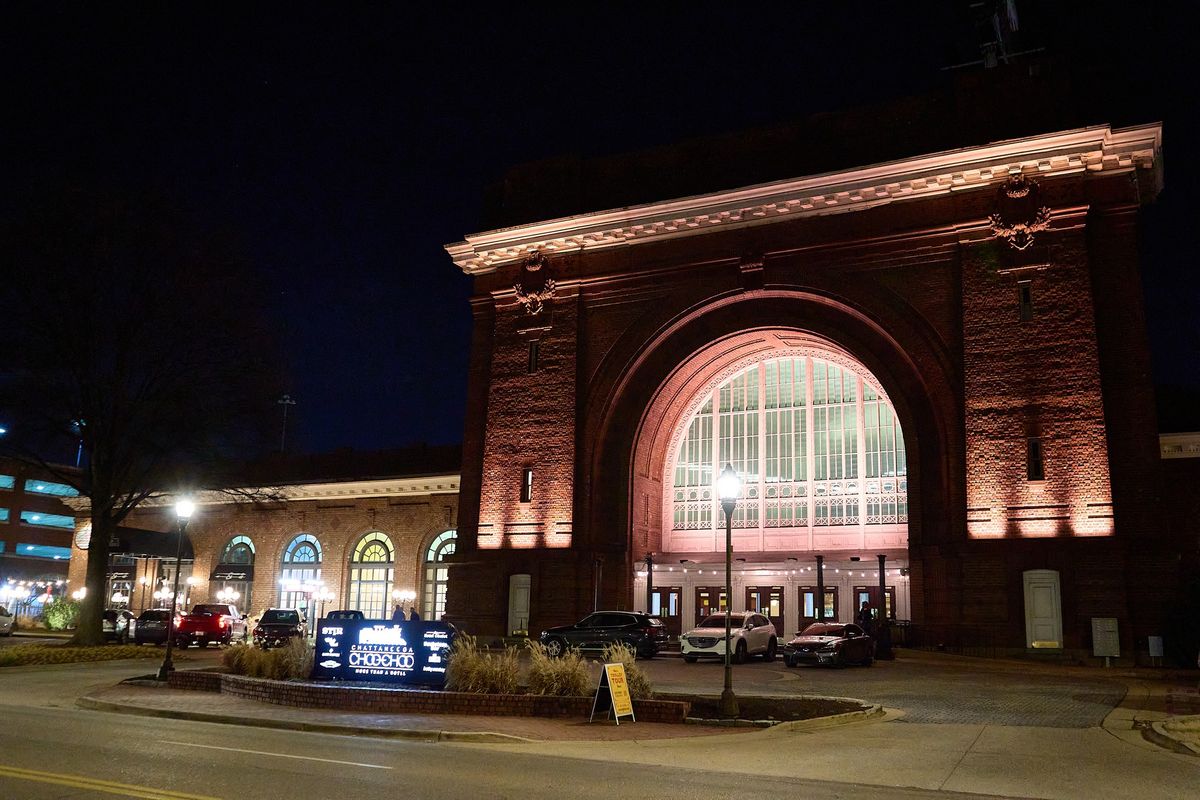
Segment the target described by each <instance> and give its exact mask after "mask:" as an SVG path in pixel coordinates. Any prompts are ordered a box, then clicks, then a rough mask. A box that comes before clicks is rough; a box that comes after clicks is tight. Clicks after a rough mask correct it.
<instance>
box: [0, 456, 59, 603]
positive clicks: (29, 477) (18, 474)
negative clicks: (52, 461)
mask: <svg viewBox="0 0 1200 800" xmlns="http://www.w3.org/2000/svg"><path fill="white" fill-rule="evenodd" d="M54 469H55V470H58V471H59V472H61V473H64V474H70V473H73V472H74V470H73V469H72V468H71V467H66V466H55V467H54ZM75 495H76V491H75V489H73V488H72V487H70V486H68V485H66V484H65V483H62V482H61V479H59V478H57V477H56V476H55V475H53V474H52V473H51V472H48V471H46V470H44V469H37V468H34V467H32V466H30V465H28V464H25V463H23V462H21V461H17V460H15V459H10V458H5V459H0V588H3V585H4V584H9V583H12V584H21V585H22V586H29V587H33V588H36V589H39V590H40V589H45V587H46V586H53V585H54V584H57V583H58V582H59V581H61V580H63V579H64V578H66V577H67V560H68V559H69V558H70V556H71V551H70V546H71V534H72V533H73V532H74V530H75V512H74V511H72V510H71V508H70V507H69V506H68V505H66V503H65V502H64V501H65V500H67V499H69V498H72V497H75ZM42 594H44V592H41V591H38V592H31V593H30V595H29V597H28V601H29V604H32V605H35V606H36V605H39V603H38V602H36V598H37V597H38V596H39V595H42ZM14 605H15V604H14Z"/></svg>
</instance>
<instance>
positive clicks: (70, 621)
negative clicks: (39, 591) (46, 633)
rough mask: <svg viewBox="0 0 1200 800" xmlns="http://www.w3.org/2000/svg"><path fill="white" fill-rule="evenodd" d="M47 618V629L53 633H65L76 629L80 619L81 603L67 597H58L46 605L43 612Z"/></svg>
mask: <svg viewBox="0 0 1200 800" xmlns="http://www.w3.org/2000/svg"><path fill="white" fill-rule="evenodd" d="M43 614H44V616H45V617H46V627H47V628H49V629H50V630H52V631H65V630H66V629H67V628H73V627H75V620H77V619H78V618H79V603H77V602H75V601H74V600H68V599H66V598H65V597H56V598H54V599H53V600H51V601H50V602H49V603H47V604H46V610H45V611H44V612H43Z"/></svg>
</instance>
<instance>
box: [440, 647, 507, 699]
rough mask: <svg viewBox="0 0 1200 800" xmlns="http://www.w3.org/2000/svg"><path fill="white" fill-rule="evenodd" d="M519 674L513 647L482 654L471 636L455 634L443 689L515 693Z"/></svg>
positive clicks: (481, 692) (477, 692) (476, 692)
mask: <svg viewBox="0 0 1200 800" xmlns="http://www.w3.org/2000/svg"><path fill="white" fill-rule="evenodd" d="M519 673H520V665H519V663H518V657H517V648H516V647H512V646H509V647H506V648H504V651H503V652H500V653H490V652H486V653H485V652H483V651H481V650H480V649H479V644H478V642H476V640H475V637H474V636H469V635H467V634H459V635H458V636H456V637H455V638H454V644H453V645H452V646H451V648H450V663H449V664H447V666H446V688H447V689H449V690H451V691H454V692H473V693H475V694H516V692H517V678H518V676H519Z"/></svg>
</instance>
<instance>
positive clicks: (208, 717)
mask: <svg viewBox="0 0 1200 800" xmlns="http://www.w3.org/2000/svg"><path fill="white" fill-rule="evenodd" d="M75 705H77V706H78V707H80V708H84V709H87V710H89V711H103V712H107V713H110V714H129V715H131V716H138V717H155V718H158V719H181V720H187V721H189V722H211V723H214V724H217V725H242V726H244V727H250V728H271V729H274V730H284V731H303V732H305V733H329V734H334V735H338V736H375V737H379V738H383V739H412V740H417V741H423V742H468V743H475V744H531V743H534V742H536V741H537V740H536V739H526V738H525V737H523V736H513V735H512V734H508V733H495V732H492V731H438V730H419V729H408V728H397V729H392V730H386V729H382V728H366V727H360V726H355V725H334V724H330V723H322V722H300V721H293V720H281V719H269V718H265V717H237V716H233V715H231V714H206V713H203V712H200V711H176V710H174V709H165V708H142V707H140V706H127V705H122V704H120V703H111V702H109V701H107V700H99V699H97V698H95V697H87V696H85V697H80V698H77V699H76V700H75Z"/></svg>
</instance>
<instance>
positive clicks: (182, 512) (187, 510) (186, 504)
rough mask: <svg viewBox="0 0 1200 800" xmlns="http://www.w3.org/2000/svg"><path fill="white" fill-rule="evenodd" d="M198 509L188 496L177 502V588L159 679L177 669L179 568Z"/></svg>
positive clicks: (173, 594) (168, 623) (162, 679)
mask: <svg viewBox="0 0 1200 800" xmlns="http://www.w3.org/2000/svg"><path fill="white" fill-rule="evenodd" d="M195 510H196V504H195V503H193V502H192V501H191V500H189V499H187V498H186V497H185V498H183V499H182V500H180V501H179V502H177V503H176V504H175V518H176V520H178V522H179V530H178V535H177V538H176V540H175V588H174V589H173V590H172V591H171V613H170V615H169V616H168V617H167V652H166V654H165V655H163V662H162V666H161V667H159V668H158V679H159V680H160V681H165V680H166V679H167V677H168V676H170V674H171V673H172V672H173V671H174V670H175V664H174V663H173V662H172V661H171V646H172V645H173V644H174V643H175V632H174V631H173V630H171V626H172V625H174V624H175V603H176V602H177V601H178V599H179V570H180V568H181V562H182V561H183V533H184V531H185V530H187V524H188V519H190V518H191V516H192V512H193V511H195Z"/></svg>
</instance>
